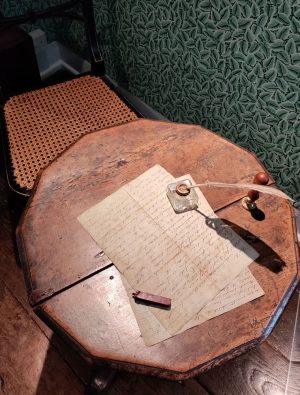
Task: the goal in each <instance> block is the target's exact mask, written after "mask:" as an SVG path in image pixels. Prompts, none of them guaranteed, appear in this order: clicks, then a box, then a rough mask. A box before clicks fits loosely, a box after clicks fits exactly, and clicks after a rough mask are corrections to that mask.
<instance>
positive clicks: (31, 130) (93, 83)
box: [4, 76, 137, 190]
mask: <svg viewBox="0 0 300 395" xmlns="http://www.w3.org/2000/svg"><path fill="white" fill-rule="evenodd" d="M4 112H5V120H6V126H7V131H8V140H9V149H10V156H11V160H12V166H13V174H14V177H15V181H16V183H17V184H18V185H19V186H20V187H23V188H26V189H28V190H30V189H32V187H33V183H34V181H35V179H36V176H37V174H38V172H39V171H40V170H41V169H42V168H43V167H45V166H47V165H48V164H49V162H51V161H52V160H53V159H55V158H56V157H57V156H58V155H59V154H60V153H61V152H63V151H64V150H65V149H66V148H68V146H69V145H70V144H71V143H73V142H74V141H76V140H77V139H78V138H79V137H80V136H82V135H84V134H86V133H89V132H92V131H95V130H99V129H103V128H106V127H109V126H114V125H119V124H122V123H126V122H129V121H131V120H133V119H136V118H137V115H136V114H135V113H134V112H133V111H132V110H131V109H130V108H128V106H127V105H126V104H125V103H124V102H123V101H122V100H121V99H120V98H119V97H118V96H117V95H116V94H115V93H114V92H113V91H112V90H111V89H110V88H109V87H108V86H107V85H106V83H105V82H104V81H103V80H101V79H100V78H97V77H92V76H83V77H80V78H76V79H73V80H71V81H67V82H64V83H61V84H56V85H53V86H50V87H47V88H43V89H40V90H36V91H32V92H27V93H25V94H22V95H18V96H14V97H12V98H11V99H10V100H9V101H8V102H7V103H6V105H5V109H4Z"/></svg>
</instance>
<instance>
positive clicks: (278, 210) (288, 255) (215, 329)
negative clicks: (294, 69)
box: [17, 119, 299, 380]
mask: <svg viewBox="0 0 300 395" xmlns="http://www.w3.org/2000/svg"><path fill="white" fill-rule="evenodd" d="M155 164H160V165H161V166H163V167H164V168H165V169H166V170H167V171H168V172H170V173H171V174H172V175H173V176H174V177H179V176H182V175H184V174H187V173H189V174H191V176H192V177H193V178H194V180H195V181H196V182H198V183H201V182H205V181H206V180H211V181H221V182H229V183H235V182H244V183H246V182H247V183H251V182H252V180H253V178H254V176H255V175H256V173H258V172H260V171H265V170H264V168H263V167H262V165H261V164H260V163H259V162H258V161H257V159H256V158H255V157H254V156H253V155H252V154H250V153H249V152H247V151H245V150H244V149H242V148H239V147H237V146H236V145H234V144H232V143H230V142H229V141H227V140H225V139H223V138H221V137H219V136H218V135H216V134H214V133H212V132H210V131H209V130H207V129H204V128H202V127H200V126H193V125H183V124H174V123H169V122H159V121H150V120H142V119H141V120H137V121H133V122H130V123H127V124H125V125H122V126H116V127H112V128H108V129H105V130H101V131H99V132H93V133H90V134H87V135H85V136H84V137H82V138H80V139H79V140H78V141H77V142H76V143H74V144H73V145H72V146H70V148H69V149H67V150H66V151H65V152H64V153H63V154H62V155H61V156H59V157H58V158H57V159H56V160H54V161H53V162H52V163H51V164H50V165H49V166H48V167H47V168H45V169H44V171H43V172H42V173H41V174H40V176H39V178H38V180H37V181H36V183H35V188H34V192H33V194H32V197H31V199H30V201H29V202H28V205H27V208H26V210H25V212H24V215H23V218H22V220H21V222H20V225H19V228H18V231H17V241H18V248H19V253H20V257H21V261H22V264H23V267H24V272H25V279H26V283H27V287H28V294H29V299H30V303H31V305H32V307H33V309H34V311H35V312H36V313H37V314H38V315H39V316H40V317H41V318H42V319H43V320H44V321H45V322H46V323H48V325H49V326H51V328H52V329H53V330H54V331H55V332H56V333H59V334H61V335H63V337H64V338H65V339H66V340H67V341H69V342H70V343H71V344H72V345H73V346H74V347H76V348H77V349H78V351H79V352H80V353H82V354H84V355H85V356H86V357H88V358H89V359H90V360H91V361H92V362H93V364H95V365H98V366H103V365H105V366H109V367H112V368H116V369H125V370H128V371H134V372H138V373H142V374H150V375H156V376H159V377H164V378H169V379H178V380H181V379H186V378H190V377H193V376H195V375H199V374H200V373H201V372H204V371H205V370H207V369H210V368H211V367H213V366H215V365H217V364H219V363H221V362H223V361H226V360H229V359H231V358H233V357H236V356H238V355H240V354H241V353H243V352H245V351H247V350H249V349H250V348H251V347H253V346H255V345H257V344H258V343H260V342H261V341H262V340H264V339H265V338H266V337H267V336H268V334H269V333H270V332H271V330H272V328H273V327H274V325H275V323H276V321H277V320H278V318H279V316H280V314H281V313H282V311H283V309H284V307H285V305H286V303H287V301H288V299H289V298H290V296H291V294H292V292H293V290H294V289H295V286H296V284H297V282H298V261H299V259H298V258H299V257H298V248H297V244H296V231H295V221H294V214H293V210H292V207H291V205H290V203H289V202H288V201H286V200H283V199H281V198H279V197H276V196H271V195H262V194H261V197H260V198H259V200H258V201H257V206H258V212H259V215H258V216H257V215H254V214H253V213H252V212H250V211H247V210H245V209H244V208H243V207H242V204H241V199H242V198H243V197H244V196H245V191H243V190H238V189H222V190H220V189H218V190H217V189H214V188H203V189H202V191H203V192H204V194H205V196H206V198H207V200H208V201H209V203H210V205H211V206H212V207H213V209H214V211H215V212H216V213H217V215H218V216H219V217H220V218H222V219H224V220H226V221H227V223H230V224H231V225H232V226H233V228H234V229H235V230H236V231H237V232H238V233H239V234H240V235H241V236H242V237H244V239H245V240H246V241H247V242H249V243H251V244H252V246H253V247H254V248H255V249H256V250H257V251H258V252H259V254H260V257H259V258H258V259H257V261H256V262H253V263H251V265H250V270H251V272H252V273H253V274H254V276H255V278H256V279H257V280H258V282H259V284H260V285H261V287H262V288H263V290H264V292H265V295H264V296H263V297H261V298H259V299H257V300H254V301H253V302H250V303H247V304H245V305H243V306H241V307H238V308H236V309H234V310H232V311H230V312H228V313H226V314H223V315H221V316H219V317H216V318H214V319H212V320H209V321H207V322H205V323H203V324H201V325H199V326H196V327H194V328H191V329H189V330H187V331H185V332H184V333H182V334H179V335H177V336H175V337H173V338H170V339H168V340H165V341H163V342H161V343H159V344H156V345H154V346H151V347H147V346H145V345H144V342H143V339H142V338H141V335H140V331H139V328H138V325H137V323H136V320H135V317H134V314H133V312H132V310H131V308H130V305H129V301H128V298H127V295H126V291H125V289H124V288H123V285H122V282H121V279H120V276H119V274H118V271H117V270H116V268H115V267H114V266H113V264H112V263H111V262H110V261H109V259H108V258H107V257H106V256H105V254H104V252H103V251H102V250H101V248H100V247H99V246H98V245H97V244H96V243H95V242H94V240H93V239H92V238H91V237H90V235H89V234H88V233H87V232H86V231H85V229H84V228H83V227H82V226H81V225H80V223H79V222H78V220H77V217H78V215H79V214H81V213H82V212H84V211H85V210H86V209H88V208H90V207H91V206H93V205H95V204H96V203H98V202H99V201H101V200H102V199H104V198H105V197H107V196H108V195H110V194H111V193H113V192H114V191H116V190H117V189H119V188H120V187H121V186H122V185H124V184H125V183H127V182H129V181H131V180H132V179H134V178H136V177H137V176H139V175H140V174H142V173H143V172H144V171H146V170H147V169H148V168H150V167H152V166H153V165H155ZM269 184H271V185H272V184H274V181H273V180H272V179H271V180H270V182H269ZM108 296H109V298H108Z"/></svg>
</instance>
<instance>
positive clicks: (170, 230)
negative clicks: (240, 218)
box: [78, 165, 258, 335]
mask: <svg viewBox="0 0 300 395" xmlns="http://www.w3.org/2000/svg"><path fill="white" fill-rule="evenodd" d="M174 180H175V179H174V178H173V177H172V176H171V175H170V174H169V173H168V172H167V171H166V170H164V169H163V168H162V167H160V166H158V165H156V166H154V167H152V168H151V169H149V170H148V171H146V172H145V173H143V174H142V175H141V176H139V177H138V178H136V179H135V180H133V181H131V182H130V183H128V184H126V185H125V186H123V187H122V188H121V189H119V190H118V191H116V192H115V193H113V194H112V195H110V196H109V197H107V198H106V199H104V200H103V201H101V202H100V203H98V204H97V205H95V206H94V207H92V208H91V209H89V210H87V211H86V212H84V213H83V214H82V215H80V216H79V217H78V220H79V221H80V223H81V224H82V225H83V226H84V227H85V229H86V230H87V231H88V232H89V233H90V234H91V236H92V237H93V238H94V240H95V241H96V242H97V243H98V244H99V246H100V247H101V248H102V249H103V250H104V252H105V253H106V255H107V256H108V257H109V258H110V259H111V260H112V262H113V263H114V264H115V265H116V266H117V268H118V269H119V271H120V272H121V273H122V274H123V276H124V277H125V278H126V280H127V281H128V283H129V284H130V286H131V287H132V288H133V289H135V290H141V291H145V292H150V293H152V294H158V295H161V296H166V297H169V298H171V299H172V309H171V310H170V311H166V310H160V309H155V308H152V309H151V312H152V314H154V315H155V317H156V318H157V320H158V321H159V323H160V324H161V325H162V326H163V328H164V329H165V330H166V331H167V333H169V334H170V335H174V334H176V333H177V332H178V331H179V330H180V329H181V328H183V327H184V326H185V325H186V324H187V323H188V322H189V321H190V320H192V319H193V318H194V317H195V315H196V314H197V313H198V312H199V311H200V310H201V309H202V308H203V307H204V306H206V305H207V304H208V303H209V302H211V301H212V300H213V299H214V298H215V297H216V295H218V294H219V293H220V291H221V290H223V289H224V288H225V287H226V286H227V285H228V284H229V283H231V282H232V280H233V279H234V278H235V277H236V276H237V275H239V274H240V273H241V272H242V271H243V269H245V268H246V267H247V266H248V265H249V263H250V262H252V261H253V260H255V259H256V258H257V256H258V254H257V253H256V251H255V250H254V249H253V248H252V247H250V246H249V245H248V244H247V243H245V242H244V241H243V240H242V239H241V238H240V237H239V236H238V235H237V234H236V233H235V232H233V231H232V230H231V228H230V227H228V226H226V225H225V224H224V223H223V222H222V221H221V220H220V219H218V217H217V216H216V215H215V214H214V213H213V210H212V209H211V207H210V206H209V204H208V202H207V201H206V199H205V197H204V196H203V195H202V193H201V192H199V198H200V199H199V210H198V211H191V212H187V213H183V214H175V212H174V211H173V208H172V207H171V205H170V202H169V200H168V198H167V196H166V186H167V184H169V183H171V182H174Z"/></svg>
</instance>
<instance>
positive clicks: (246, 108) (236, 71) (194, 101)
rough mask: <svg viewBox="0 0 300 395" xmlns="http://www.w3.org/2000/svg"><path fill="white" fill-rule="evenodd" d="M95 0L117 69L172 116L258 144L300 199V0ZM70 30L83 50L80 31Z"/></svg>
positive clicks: (254, 147) (110, 63)
mask: <svg viewBox="0 0 300 395" xmlns="http://www.w3.org/2000/svg"><path fill="white" fill-rule="evenodd" d="M6 3H16V4H19V3H20V2H19V1H17V0H15V1H9V0H6ZM27 3H28V2H27ZM36 3H41V4H42V3H43V5H44V4H45V1H39V2H38V1H36ZM94 5H95V14H96V21H97V27H98V31H99V37H101V40H102V42H103V46H104V50H105V54H106V65H107V71H108V73H109V74H110V75H111V76H112V77H114V78H116V79H117V80H118V81H119V82H121V83H122V84H123V85H125V86H127V87H128V89H129V90H130V91H131V92H132V93H134V94H136V95H137V96H139V97H141V98H142V99H143V100H144V101H145V102H147V103H148V104H149V105H151V106H152V107H154V108H155V109H156V110H158V111H159V112H161V113H162V114H163V115H165V116H166V117H168V118H169V119H171V120H174V121H179V122H189V123H197V124H202V125H205V126H206V127H208V128H210V129H211V130H213V131H215V132H217V133H219V134H221V135H222V136H224V137H227V138H229V139H230V140H232V141H234V142H236V143H238V144H239V145H241V146H243V147H245V148H247V149H249V150H250V151H252V152H254V153H255V154H256V155H257V156H258V158H259V159H260V160H261V161H262V162H263V163H264V165H265V166H266V168H267V169H268V170H269V171H270V173H271V174H272V175H273V176H274V178H275V179H276V181H277V183H278V184H279V185H280V187H281V188H282V189H283V190H284V191H286V192H287V193H289V194H290V195H291V196H292V197H293V198H294V199H295V200H296V201H297V206H298V207H300V115H299V109H300V102H299V93H300V1H299V0H297V1H295V0H294V1H292V0H256V1H250V0H236V1H234V0H94ZM69 30H70V32H69V33H70V34H71V36H72V37H73V38H75V41H73V43H72V44H71V45H73V47H75V48H77V49H78V50H79V49H80V48H81V51H82V50H83V48H84V47H85V43H84V42H82V36H83V35H82V32H80V31H79V30H78V27H77V25H74V24H71V25H70V29H69ZM65 36H66V34H65V33H64V34H61V37H62V38H64V37H65ZM64 39H65V38H64ZM70 42H71V41H70Z"/></svg>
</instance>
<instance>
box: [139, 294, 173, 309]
mask: <svg viewBox="0 0 300 395" xmlns="http://www.w3.org/2000/svg"><path fill="white" fill-rule="evenodd" d="M132 297H133V298H134V299H135V300H136V301H141V302H147V303H150V304H154V305H157V306H161V307H165V308H169V309H170V308H171V299H169V298H164V297H163V296H158V295H152V294H148V293H146V292H141V291H136V292H133V294H132Z"/></svg>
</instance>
